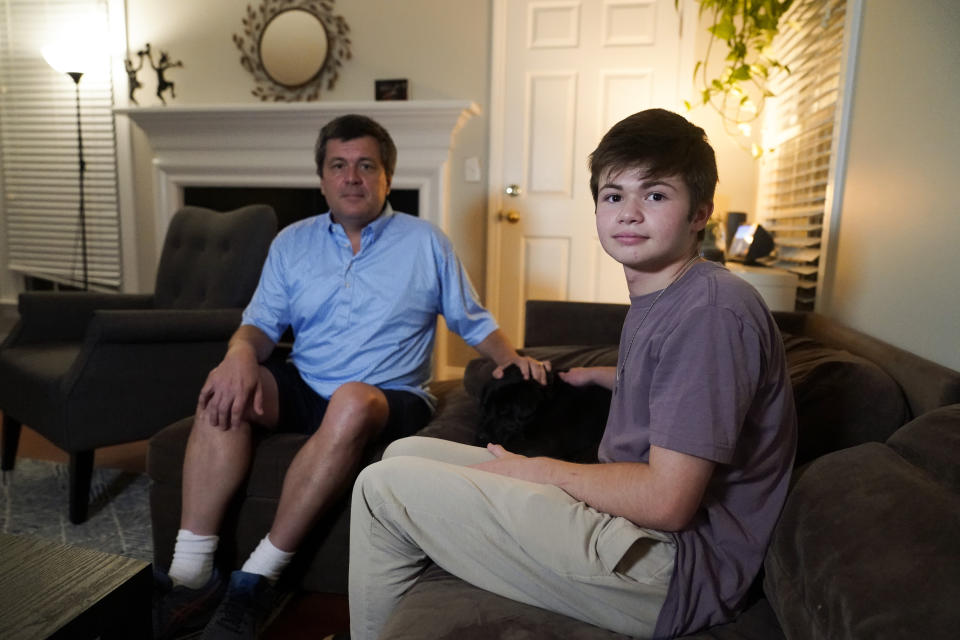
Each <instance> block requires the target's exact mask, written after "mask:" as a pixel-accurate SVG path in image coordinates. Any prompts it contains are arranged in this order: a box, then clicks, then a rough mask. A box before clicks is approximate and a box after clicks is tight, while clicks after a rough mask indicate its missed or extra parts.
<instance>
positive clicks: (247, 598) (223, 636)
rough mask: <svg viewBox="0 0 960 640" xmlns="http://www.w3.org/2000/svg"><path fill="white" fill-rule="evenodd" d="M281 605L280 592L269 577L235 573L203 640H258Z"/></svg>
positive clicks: (241, 572) (240, 572) (205, 630)
mask: <svg viewBox="0 0 960 640" xmlns="http://www.w3.org/2000/svg"><path fill="white" fill-rule="evenodd" d="M280 604H281V599H280V598H279V596H278V593H277V591H276V589H274V588H273V585H271V584H270V581H269V580H267V579H266V578H265V577H263V576H261V575H259V574H257V573H247V572H246V571H234V572H233V573H232V574H230V583H229V584H228V585H227V593H226V594H225V595H224V596H223V601H221V602H220V606H219V607H217V610H216V612H214V614H213V618H211V619H210V622H209V623H208V624H207V627H206V629H204V630H203V636H202V637H203V640H227V639H228V638H229V639H231V640H233V639H239V638H244V639H249V640H254V638H256V637H257V636H258V635H259V634H260V632H261V631H263V629H264V628H265V627H266V626H267V623H268V622H270V620H271V619H272V618H273V614H274V613H275V612H276V611H279V605H280Z"/></svg>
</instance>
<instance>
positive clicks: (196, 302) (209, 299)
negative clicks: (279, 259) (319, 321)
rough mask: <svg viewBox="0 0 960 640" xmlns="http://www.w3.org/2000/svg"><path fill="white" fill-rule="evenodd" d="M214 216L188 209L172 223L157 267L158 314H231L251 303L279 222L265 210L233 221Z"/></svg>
mask: <svg viewBox="0 0 960 640" xmlns="http://www.w3.org/2000/svg"><path fill="white" fill-rule="evenodd" d="M266 211H269V214H270V215H265V212H266ZM209 214H210V211H209V210H208V209H204V208H202V207H190V206H187V207H183V208H182V209H180V210H179V211H178V212H177V215H175V216H174V217H173V220H171V221H170V228H169V229H168V230H167V235H166V239H165V240H164V244H163V253H162V254H161V255H160V264H159V266H158V267H157V282H156V288H155V294H154V295H155V297H156V307H157V308H160V309H194V308H217V307H220V308H228V307H243V306H246V304H247V302H249V300H250V295H251V293H252V292H253V290H254V289H255V288H256V285H257V280H259V278H260V270H261V268H262V267H263V259H262V258H261V256H266V254H267V249H268V248H269V246H270V242H271V241H272V240H273V237H274V235H275V234H276V232H277V221H276V216H274V215H273V210H272V209H271V208H270V207H269V206H267V205H262V204H256V205H250V206H247V207H243V208H241V209H237V210H236V211H232V212H231V213H230V215H216V216H211V215H209ZM254 256H256V257H254ZM238 265H239V268H238Z"/></svg>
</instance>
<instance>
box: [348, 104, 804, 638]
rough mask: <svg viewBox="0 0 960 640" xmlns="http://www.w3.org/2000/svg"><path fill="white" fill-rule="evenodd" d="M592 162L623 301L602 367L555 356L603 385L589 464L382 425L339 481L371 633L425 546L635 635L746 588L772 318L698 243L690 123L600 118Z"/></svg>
mask: <svg viewBox="0 0 960 640" xmlns="http://www.w3.org/2000/svg"><path fill="white" fill-rule="evenodd" d="M590 170H591V178H590V187H591V190H592V192H593V197H594V201H595V203H596V224H597V231H598V233H599V237H600V241H601V243H602V245H603V247H604V249H605V250H606V251H607V253H609V254H610V255H611V256H613V258H615V259H616V260H617V261H618V262H620V263H622V264H623V268H624V273H625V274H626V279H627V284H628V287H629V290H630V298H631V306H630V310H629V312H628V314H627V318H626V321H625V323H624V327H623V332H622V335H621V341H620V353H619V359H618V363H617V366H616V367H608V368H582V369H573V370H571V371H569V372H568V373H565V374H560V375H561V376H562V377H563V378H564V379H565V380H566V381H567V382H570V383H571V384H574V385H586V384H600V385H603V386H605V387H608V388H610V389H612V391H613V396H612V400H611V406H610V414H609V418H608V421H607V427H606V430H605V432H604V435H603V439H602V441H601V444H600V449H599V457H600V461H601V463H602V464H592V465H585V464H573V463H568V462H563V461H560V460H555V459H550V458H526V457H523V456H520V455H516V454H514V453H511V452H509V451H506V450H505V449H503V447H501V446H499V445H496V444H491V445H489V446H488V447H487V448H486V449H481V448H477V447H467V446H464V445H459V444H455V443H450V442H445V441H440V440H433V439H428V438H406V439H403V440H399V441H397V442H395V443H394V444H393V445H391V447H390V448H389V450H388V454H386V455H385V458H384V460H383V461H382V462H380V463H377V464H375V465H373V466H371V467H368V468H367V469H366V470H365V471H364V472H362V473H361V474H360V476H359V478H358V479H357V482H356V484H355V486H354V494H353V513H352V522H351V540H350V620H351V636H352V638H353V640H367V639H372V638H376V637H377V635H378V633H379V632H380V630H381V629H382V628H383V626H384V624H385V623H386V621H387V619H388V616H389V615H390V612H391V610H392V609H393V608H394V605H395V604H396V603H397V601H398V600H399V599H400V598H401V597H402V596H403V594H404V593H405V592H406V591H407V589H409V588H410V586H411V585H412V584H413V583H414V582H415V581H416V579H417V576H418V575H419V574H420V572H421V571H422V569H423V565H424V564H425V563H426V562H428V561H433V562H435V563H436V564H438V565H439V566H441V567H442V568H444V569H445V570H447V571H448V572H450V573H452V574H454V575H456V576H459V577H460V578H462V579H464V580H466V581H467V582H470V583H472V584H474V585H476V586H479V587H481V588H483V589H487V590H489V591H493V592H495V593H498V594H500V595H502V596H505V597H507V598H512V599H515V600H519V601H521V602H525V603H528V604H531V605H535V606H538V607H543V608H545V609H550V610H553V611H556V612H559V613H562V614H566V615H569V616H572V617H575V618H578V619H580V620H584V621H586V622H589V623H591V624H594V625H597V626H600V627H605V628H607V629H611V630H613V631H617V632H620V633H624V634H627V635H630V636H634V637H640V638H651V637H653V638H666V637H672V636H676V635H683V634H688V633H692V632H695V631H697V630H698V629H702V628H704V627H708V626H711V625H715V624H719V623H723V622H726V621H729V620H731V619H732V618H733V617H734V616H735V615H736V614H737V612H738V610H739V609H740V608H741V606H742V605H743V604H744V600H745V597H746V594H747V590H748V587H749V586H750V583H751V582H752V581H753V579H754V577H755V576H756V575H757V573H758V571H759V569H760V566H761V562H762V560H763V555H764V551H765V548H766V546H767V543H768V540H769V538H770V534H771V531H772V529H773V527H774V524H775V522H776V520H777V518H778V516H779V513H780V509H781V507H782V504H783V501H784V497H785V495H786V492H787V485H788V482H789V479H790V470H791V466H792V462H793V456H794V449H795V446H796V415H795V411H794V405H793V395H792V392H791V388H790V382H789V378H788V377H787V372H786V366H785V359H784V350H783V345H782V341H781V337H780V334H779V332H778V330H777V327H776V325H775V324H774V320H773V318H772V317H771V315H770V313H769V311H768V310H767V308H766V306H765V305H764V303H763V301H762V299H761V298H760V296H759V295H758V294H757V292H756V291H754V290H753V289H752V288H751V287H750V286H749V285H747V284H746V283H745V282H744V281H743V280H741V279H739V278H738V277H737V276H735V275H733V274H731V273H730V272H728V271H727V270H726V269H724V268H723V267H722V266H720V265H718V264H715V263H711V262H705V261H703V260H701V259H700V258H699V257H698V244H699V243H698V236H699V235H700V232H701V231H702V230H703V229H704V226H705V225H706V223H707V219H708V218H709V217H710V214H711V212H712V209H713V193H714V188H715V186H716V182H717V169H716V161H715V159H714V154H713V150H712V148H711V147H710V145H709V144H708V142H707V140H706V137H705V134H704V132H703V130H702V129H700V128H698V127H696V126H694V125H692V124H690V123H689V122H687V121H686V120H685V119H684V118H682V117H680V116H678V115H676V114H673V113H670V112H668V111H663V110H659V109H654V110H649V111H643V112H641V113H638V114H635V115H633V116H630V117H629V118H626V119H625V120H623V121H621V122H620V123H618V124H617V125H615V126H614V127H613V128H612V129H611V130H610V131H609V132H608V133H607V134H606V135H605V136H604V137H603V140H602V141H601V142H600V145H599V146H598V147H597V149H596V150H595V151H594V153H593V154H592V155H591V157H590Z"/></svg>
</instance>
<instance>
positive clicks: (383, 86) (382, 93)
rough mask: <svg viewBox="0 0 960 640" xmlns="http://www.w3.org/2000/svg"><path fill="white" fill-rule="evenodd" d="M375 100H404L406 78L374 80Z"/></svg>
mask: <svg viewBox="0 0 960 640" xmlns="http://www.w3.org/2000/svg"><path fill="white" fill-rule="evenodd" d="M373 83H374V89H375V93H376V99H377V100H406V99H407V79H406V78H402V79H395V80H374V81H373Z"/></svg>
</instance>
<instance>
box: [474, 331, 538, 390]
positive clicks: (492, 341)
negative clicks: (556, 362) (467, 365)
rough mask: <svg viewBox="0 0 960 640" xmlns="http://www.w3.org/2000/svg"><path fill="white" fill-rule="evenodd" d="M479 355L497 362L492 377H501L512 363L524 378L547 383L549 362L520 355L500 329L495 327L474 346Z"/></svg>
mask: <svg viewBox="0 0 960 640" xmlns="http://www.w3.org/2000/svg"><path fill="white" fill-rule="evenodd" d="M474 348H475V349H476V350H477V351H479V352H480V355H482V356H484V357H485V358H489V359H490V360H493V361H494V362H496V363H497V368H496V369H494V370H493V377H494V378H497V379H499V378H502V377H503V370H504V369H506V368H507V367H509V366H510V365H512V364H515V365H517V367H519V368H520V373H521V374H522V375H523V379H524V380H529V379H530V378H533V379H534V380H536V381H537V382H539V383H540V384H547V371H550V363H549V362H540V361H539V360H536V359H534V358H531V357H529V356H521V355H520V354H519V353H517V350H516V349H514V348H513V345H512V344H510V339H509V338H507V334H505V333H504V332H503V331H501V330H500V329H497V330H496V331H494V332H493V333H491V334H490V335H488V336H487V337H486V338H484V339H483V340H482V341H481V342H480V343H479V344H477V345H475V347H474Z"/></svg>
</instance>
